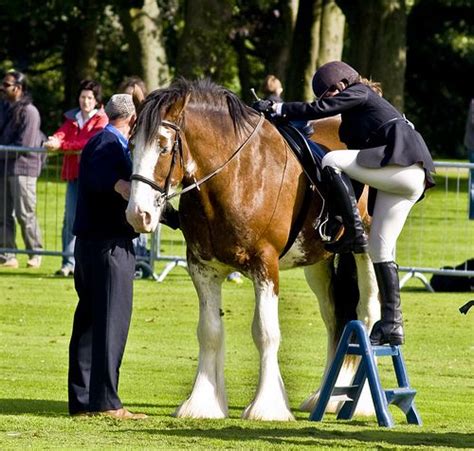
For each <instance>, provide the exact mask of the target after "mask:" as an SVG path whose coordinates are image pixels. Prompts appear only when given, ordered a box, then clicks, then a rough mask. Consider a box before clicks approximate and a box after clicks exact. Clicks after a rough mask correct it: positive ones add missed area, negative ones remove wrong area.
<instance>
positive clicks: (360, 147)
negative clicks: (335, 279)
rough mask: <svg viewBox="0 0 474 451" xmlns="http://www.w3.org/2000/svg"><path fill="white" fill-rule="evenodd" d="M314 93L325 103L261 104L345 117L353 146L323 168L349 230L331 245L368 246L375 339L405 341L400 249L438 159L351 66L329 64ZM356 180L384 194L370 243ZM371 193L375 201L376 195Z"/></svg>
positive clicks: (259, 105) (298, 113) (344, 133)
mask: <svg viewBox="0 0 474 451" xmlns="http://www.w3.org/2000/svg"><path fill="white" fill-rule="evenodd" d="M313 91H314V93H315V95H316V97H317V100H316V101H315V102H312V103H305V102H285V103H274V102H271V101H268V100H262V101H259V102H256V103H255V104H254V105H253V106H254V108H255V109H256V110H257V111H260V112H263V113H265V114H274V115H277V116H282V117H285V118H287V119H288V120H294V119H300V120H311V119H319V118H323V117H328V116H334V115H337V114H341V119H342V122H341V126H340V129H339V135H340V139H341V141H342V142H344V143H345V144H346V145H347V147H348V149H351V150H345V151H344V152H337V151H336V152H329V153H327V154H326V155H325V156H324V158H323V160H322V167H323V171H322V172H323V179H324V181H325V182H326V183H327V185H328V186H329V191H330V193H333V196H331V197H334V198H332V199H331V200H330V202H328V203H329V205H332V206H333V208H335V209H336V210H337V213H338V214H339V215H340V216H341V217H342V220H343V224H344V233H343V235H342V237H341V238H340V239H339V240H337V241H335V242H332V243H329V244H327V245H326V249H327V250H329V251H331V252H335V253H344V252H354V253H364V252H367V250H368V252H369V255H370V257H371V259H372V261H373V263H374V269H375V274H376V277H377V283H378V286H379V291H380V297H381V318H382V319H381V321H378V322H377V323H376V324H375V325H374V327H373V329H372V332H371V334H370V340H371V342H372V344H374V345H381V344H385V343H390V344H391V345H399V344H402V343H403V342H404V334H403V325H402V313H401V308H400V288H399V281H398V267H397V265H396V263H395V262H394V261H393V258H394V256H393V254H394V250H395V245H396V241H397V238H398V236H399V235H400V233H401V231H402V228H403V225H404V223H405V220H406V218H407V216H408V213H409V212H410V210H411V208H412V207H413V205H414V204H415V203H416V202H417V201H418V200H419V199H420V198H421V197H422V196H423V193H424V191H425V190H426V189H428V188H430V187H432V186H434V180H433V177H432V175H431V173H433V172H435V169H434V164H433V160H432V158H431V155H430V152H429V150H428V148H427V146H426V144H425V142H424V141H423V138H422V137H421V135H420V134H419V133H418V132H417V131H415V130H414V127H413V125H412V124H411V123H410V122H409V121H408V120H407V119H405V117H404V116H403V115H402V114H401V113H400V112H398V111H397V110H396V109H395V108H394V107H393V106H392V105H391V104H390V103H389V102H388V101H387V100H385V99H384V98H382V97H381V95H380V91H377V86H376V85H375V86H374V84H373V83H372V82H370V81H369V80H367V79H364V78H362V77H361V76H360V75H359V74H358V73H357V71H356V70H355V69H353V68H352V67H351V66H349V65H348V64H346V63H344V62H342V61H332V62H330V63H327V64H324V65H323V66H321V67H320V68H319V69H318V70H317V71H316V73H315V74H314V77H313ZM352 149H354V150H352ZM349 177H350V178H349ZM351 178H352V179H354V180H356V181H358V182H361V183H363V184H366V185H369V186H370V187H371V191H372V193H376V197H375V202H374V203H371V205H373V217H372V224H371V231H370V236H369V239H368V241H367V237H366V235H365V233H364V228H363V225H362V220H361V217H360V215H359V210H358V208H357V199H356V197H355V195H354V190H353V187H352V183H351ZM375 190H376V191H375ZM370 198H371V200H373V196H372V195H371V196H370ZM331 213H332V214H334V213H336V212H331ZM367 248H368V249H367Z"/></svg>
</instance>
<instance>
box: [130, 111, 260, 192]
mask: <svg viewBox="0 0 474 451" xmlns="http://www.w3.org/2000/svg"><path fill="white" fill-rule="evenodd" d="M264 120H265V116H264V115H263V114H261V115H260V118H259V120H258V123H257V125H256V126H255V128H254V129H253V130H252V133H250V135H249V136H247V138H246V139H245V140H244V142H243V143H242V144H240V145H239V147H237V149H236V150H235V151H234V153H233V154H232V155H231V156H230V158H229V159H228V160H227V161H226V162H225V163H224V164H222V165H221V166H219V167H218V168H216V169H214V170H213V171H212V172H211V173H210V174H208V175H206V176H204V177H203V178H201V179H199V180H196V179H194V183H192V184H191V185H189V186H187V187H186V188H184V189H182V190H181V191H180V192H179V193H173V194H168V192H169V188H170V185H171V173H172V172H173V168H174V166H175V164H176V156H177V154H179V155H180V156H181V160H182V159H183V154H182V146H181V136H180V132H181V129H180V127H179V126H178V125H176V124H175V123H173V122H170V121H166V120H163V121H161V123H162V124H163V125H165V126H166V127H169V128H172V129H173V130H175V131H176V135H175V139H174V143H173V148H172V150H171V152H172V154H173V160H172V162H171V167H170V171H169V173H168V176H167V178H166V181H165V187H164V188H161V187H160V186H159V185H158V184H157V183H156V182H155V181H154V180H151V179H149V178H148V177H144V176H143V175H140V174H132V175H131V176H130V180H137V181H139V182H143V183H146V184H147V185H148V186H151V187H152V188H153V189H154V190H155V191H158V192H159V193H160V194H161V196H160V197H161V199H163V198H164V200H170V199H172V198H173V197H176V196H180V195H181V194H184V193H186V192H188V191H191V190H193V189H194V188H197V189H199V186H200V185H202V184H203V183H204V182H206V181H207V180H209V179H210V178H212V177H214V176H215V175H217V174H218V173H219V172H221V171H222V169H224V168H225V167H226V166H227V165H228V164H229V163H230V162H231V161H232V160H233V159H234V158H235V156H236V155H237V154H238V153H239V152H240V151H241V150H242V149H243V148H244V147H245V146H246V145H247V144H248V142H249V141H250V140H251V139H252V138H253V137H254V135H255V134H256V133H257V132H258V130H259V129H260V127H261V126H262V124H263V121H264Z"/></svg>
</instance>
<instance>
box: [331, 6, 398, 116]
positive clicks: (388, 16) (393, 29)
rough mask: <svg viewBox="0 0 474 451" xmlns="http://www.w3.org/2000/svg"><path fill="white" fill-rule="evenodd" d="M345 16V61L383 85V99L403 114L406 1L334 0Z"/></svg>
mask: <svg viewBox="0 0 474 451" xmlns="http://www.w3.org/2000/svg"><path fill="white" fill-rule="evenodd" d="M336 2H337V4H338V5H339V6H340V7H341V9H342V11H343V12H344V14H345V16H346V20H347V23H348V32H349V36H350V45H349V48H348V49H347V50H348V51H347V53H345V54H346V58H345V59H346V61H347V62H348V63H349V64H351V65H352V66H354V68H355V69H357V70H358V71H359V72H360V74H361V75H363V76H364V77H367V78H371V79H373V80H374V81H379V82H381V83H382V88H383V92H384V97H386V98H387V100H389V101H390V102H391V103H393V105H395V107H397V108H398V109H400V110H402V111H403V94H404V85H405V68H406V20H407V17H406V14H407V13H406V1H405V0H370V1H367V0H336Z"/></svg>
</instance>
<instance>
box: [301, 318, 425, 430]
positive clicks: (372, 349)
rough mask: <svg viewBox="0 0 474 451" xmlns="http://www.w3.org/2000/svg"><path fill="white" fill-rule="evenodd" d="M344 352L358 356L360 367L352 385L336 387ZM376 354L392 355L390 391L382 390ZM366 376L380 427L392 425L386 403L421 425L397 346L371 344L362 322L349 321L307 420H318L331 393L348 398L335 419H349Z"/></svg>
mask: <svg viewBox="0 0 474 451" xmlns="http://www.w3.org/2000/svg"><path fill="white" fill-rule="evenodd" d="M346 355H358V356H360V357H361V360H360V363H359V367H358V368H357V371H356V374H355V376H354V380H353V381H352V385H351V386H349V387H335V385H336V380H337V377H338V375H339V371H340V370H341V367H342V363H343V362H344V357H345V356H346ZM375 356H379V357H382V356H391V357H392V362H393V367H394V370H395V375H396V377H397V382H398V388H394V389H389V390H383V389H382V385H381V383H380V377H379V373H378V370H377V364H376V362H375ZM366 379H367V380H368V383H369V387H370V392H371V394H372V399H373V402H374V406H375V413H376V415H377V421H378V423H379V426H384V427H393V425H394V422H393V418H392V415H391V414H390V411H389V410H388V406H389V404H394V405H396V406H398V407H399V408H400V409H401V410H402V411H403V413H404V414H405V415H406V418H407V422H408V423H410V424H418V425H421V424H422V422H421V417H420V415H419V414H418V412H417V410H416V407H415V402H414V398H415V395H416V390H413V389H412V388H411V387H410V383H409V381H408V374H407V371H406V368H405V362H404V360H403V356H402V351H401V348H400V346H390V345H384V346H372V345H371V344H370V340H369V337H368V335H367V331H366V329H365V326H364V324H363V323H362V322H361V321H350V322H349V323H347V325H346V327H345V329H344V331H343V333H342V336H341V339H340V341H339V345H338V346H337V350H336V355H335V357H334V361H333V362H332V364H331V367H330V368H329V372H328V373H327V376H326V379H325V380H324V383H323V386H322V388H321V391H320V395H319V400H318V402H317V404H316V407H315V408H314V410H313V412H312V413H311V415H310V417H309V419H310V420H312V421H321V420H322V419H323V416H324V412H325V410H326V407H327V405H328V402H329V399H330V397H331V395H333V394H334V395H336V394H337V395H347V396H348V397H349V398H350V400H349V401H346V402H345V403H344V404H343V405H342V408H341V410H340V411H339V414H338V415H337V419H338V420H350V419H351V418H352V416H353V415H354V411H355V409H356V406H357V402H358V401H359V397H360V394H361V392H362V388H363V386H364V383H365V380H366Z"/></svg>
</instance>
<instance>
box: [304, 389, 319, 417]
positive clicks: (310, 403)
mask: <svg viewBox="0 0 474 451" xmlns="http://www.w3.org/2000/svg"><path fill="white" fill-rule="evenodd" d="M318 399H319V392H315V393H311V395H309V396H308V397H307V398H306V399H305V400H304V401H303V402H302V403H301V405H300V410H301V411H302V412H312V411H313V410H314V408H315V407H316V403H317V402H318Z"/></svg>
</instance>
